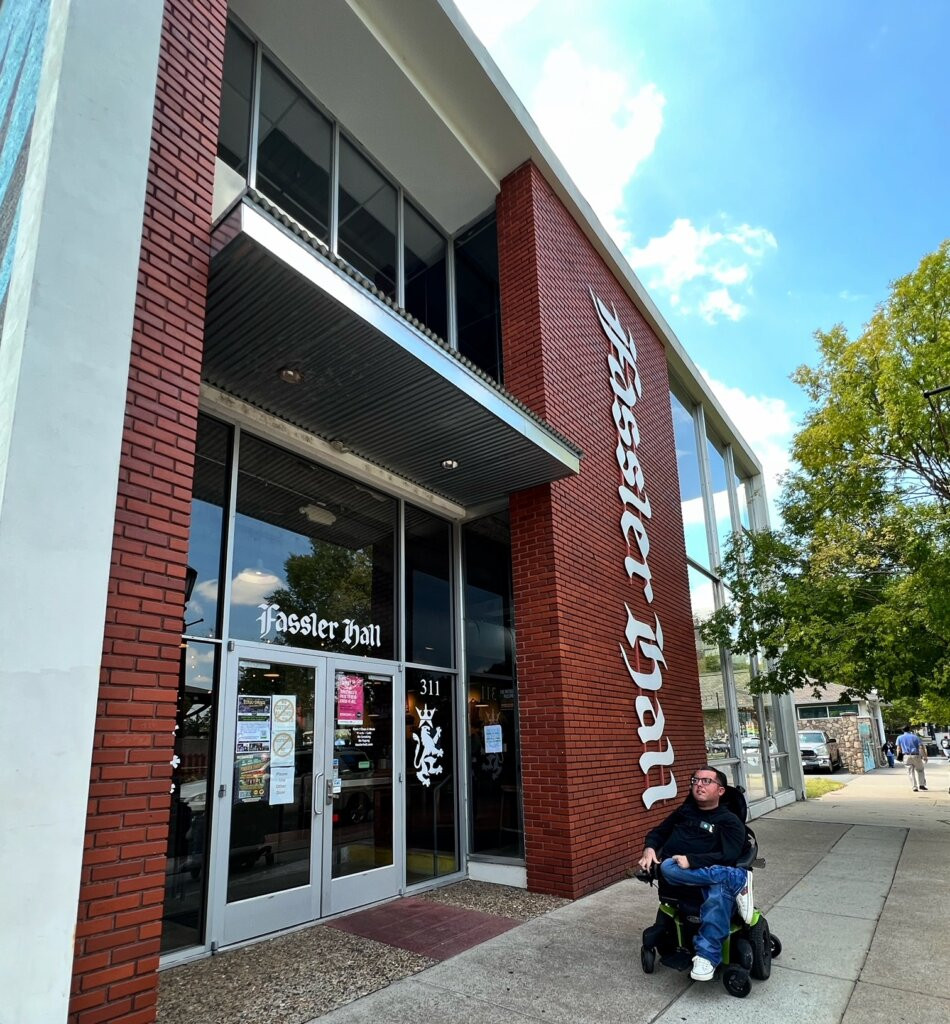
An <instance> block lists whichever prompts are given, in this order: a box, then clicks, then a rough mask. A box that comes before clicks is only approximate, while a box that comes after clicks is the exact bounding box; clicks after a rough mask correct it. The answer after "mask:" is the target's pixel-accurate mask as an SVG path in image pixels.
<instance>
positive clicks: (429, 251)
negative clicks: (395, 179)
mask: <svg viewBox="0 0 950 1024" xmlns="http://www.w3.org/2000/svg"><path fill="white" fill-rule="evenodd" d="M403 229H404V231H405V247H404V249H403V253H404V257H403V258H404V260H405V267H406V302H405V308H406V311H407V312H408V313H411V314H412V315H413V316H414V317H415V318H416V319H417V320H421V321H422V322H423V323H424V324H425V325H426V327H428V328H429V330H431V331H435V333H436V334H438V335H439V337H440V338H444V337H445V336H446V325H447V307H446V283H445V252H446V242H445V238H444V237H443V236H442V235H441V234H440V233H439V232H438V231H436V229H435V228H434V227H433V226H432V225H431V224H430V223H429V221H427V220H426V218H425V217H423V216H422V214H421V213H419V211H418V210H417V209H416V208H415V207H414V206H413V205H412V203H410V202H409V201H408V200H406V201H405V203H404V204H403Z"/></svg>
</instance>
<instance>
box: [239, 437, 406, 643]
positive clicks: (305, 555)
mask: <svg viewBox="0 0 950 1024" xmlns="http://www.w3.org/2000/svg"><path fill="white" fill-rule="evenodd" d="M395 535H396V502H395V501H394V500H392V499H391V498H388V497H386V496H385V495H382V494H379V493H377V492H376V491H373V490H371V489H370V488H368V487H361V486H359V485H358V484H356V483H354V482H353V481H351V480H347V479H346V478H345V477H341V476H338V475H337V474H336V473H332V472H330V471H329V470H325V469H322V468H320V467H319V466H315V465H314V464H313V463H311V462H306V461H305V460H304V459H301V458H299V457H297V456H296V455H293V454H292V453H290V452H285V451H282V450H281V449H279V448H276V447H274V446H273V445H270V444H267V443H265V442H263V441H259V440H257V439H256V438H252V437H249V436H247V435H245V436H243V437H242V439H241V452H240V458H239V467H238V490H237V515H236V517H235V525H234V555H233V574H232V580H231V622H230V634H231V637H233V638H235V639H240V640H259V641H263V642H265V643H276V644H283V645H286V646H290V647H308V648H311V649H313V650H321V651H341V652H344V653H346V654H360V655H365V656H369V657H374V658H387V659H392V658H393V657H395V644H394V635H395V628H394V620H395V601H394V561H395Z"/></svg>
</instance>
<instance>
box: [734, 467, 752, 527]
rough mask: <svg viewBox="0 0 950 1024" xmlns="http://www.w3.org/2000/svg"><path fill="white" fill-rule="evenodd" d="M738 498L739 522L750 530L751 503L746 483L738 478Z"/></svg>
mask: <svg viewBox="0 0 950 1024" xmlns="http://www.w3.org/2000/svg"><path fill="white" fill-rule="evenodd" d="M736 497H737V498H738V499H739V521H740V522H741V523H742V525H743V526H744V527H745V528H746V529H747V530H748V529H751V527H750V526H749V501H748V498H747V497H746V492H745V482H744V481H743V480H740V479H739V477H736Z"/></svg>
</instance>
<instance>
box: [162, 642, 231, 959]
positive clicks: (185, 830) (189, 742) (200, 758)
mask: <svg viewBox="0 0 950 1024" xmlns="http://www.w3.org/2000/svg"><path fill="white" fill-rule="evenodd" d="M218 649H219V648H218V646H217V645H216V644H203V643H198V642H196V641H194V640H190V641H188V644H187V646H185V647H183V648H182V652H181V653H182V658H181V675H180V678H179V683H178V715H177V719H176V724H177V726H178V729H177V731H176V733H175V754H176V755H177V757H178V761H179V763H178V767H177V768H175V770H174V771H173V773H172V785H173V786H174V789H173V790H172V797H171V813H170V816H169V823H168V859H167V861H166V862H165V903H164V911H163V916H162V942H161V946H162V952H163V953H167V952H169V950H173V949H181V948H183V947H185V946H194V945H197V944H198V943H200V942H202V941H203V934H202V933H203V930H204V906H205V901H204V888H205V881H206V867H207V853H208V836H209V829H208V813H209V810H210V807H211V798H210V794H209V792H208V787H209V786H210V785H211V783H212V781H213V774H214V773H213V771H212V767H213V766H212V754H213V751H214V700H215V694H216V692H217V691H216V689H215V686H214V680H215V675H216V666H215V659H216V656H217V652H218Z"/></svg>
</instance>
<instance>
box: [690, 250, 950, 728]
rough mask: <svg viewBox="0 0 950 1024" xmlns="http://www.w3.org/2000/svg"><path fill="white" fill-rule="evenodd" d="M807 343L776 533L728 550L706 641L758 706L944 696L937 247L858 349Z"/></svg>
mask: <svg viewBox="0 0 950 1024" xmlns="http://www.w3.org/2000/svg"><path fill="white" fill-rule="evenodd" d="M815 337H816V340H817V343H818V351H819V361H818V364H817V365H816V366H815V367H808V366H803V367H800V368H799V369H798V370H797V371H796V373H795V374H794V375H793V379H794V380H795V381H796V383H798V384H799V385H800V386H801V387H802V388H803V389H804V390H805V392H806V394H807V395H808V397H809V398H810V400H811V402H812V406H811V408H810V410H809V411H808V413H807V415H806V417H805V420H804V423H803V426H802V428H801V430H799V432H798V433H797V434H796V436H795V439H794V442H793V456H794V461H795V468H794V469H793V470H792V471H791V472H790V473H789V474H788V475H787V476H786V478H785V480H784V484H783V490H782V495H781V498H780V501H779V507H780V510H781V513H782V518H783V521H784V526H783V528H782V529H780V530H775V531H772V532H767V533H763V534H759V535H752V534H749V533H745V534H743V535H741V536H737V537H733V538H732V541H731V543H730V544H729V545H728V546H727V551H726V555H725V557H724V559H723V566H722V572H723V577H724V579H725V582H726V583H727V584H728V585H729V587H730V588H731V590H732V594H733V601H732V603H731V604H729V605H728V606H726V607H725V608H723V609H721V610H720V611H719V612H717V613H716V614H715V615H714V616H713V617H712V618H711V619H710V620H709V621H707V623H705V624H704V626H703V629H702V633H703V638H704V639H705V640H707V641H708V642H718V643H724V644H726V645H727V646H729V647H731V648H732V649H733V650H734V651H736V652H739V653H742V654H746V655H749V656H756V655H759V656H764V660H763V659H761V658H760V668H761V669H762V673H761V675H760V676H759V678H758V679H757V680H756V681H755V682H754V684H753V689H755V690H758V691H767V690H771V691H773V692H783V691H785V690H788V689H791V688H793V687H797V686H803V685H807V684H813V685H815V686H817V687H819V688H820V687H822V686H823V685H825V684H826V683H830V682H835V683H838V684H841V685H844V686H846V687H847V688H848V689H849V690H850V691H852V692H853V693H867V692H868V691H869V690H871V689H877V690H878V691H879V693H880V694H881V695H882V696H883V697H884V698H885V699H898V698H906V699H909V700H911V701H918V700H919V699H920V698H921V697H922V695H923V696H926V695H934V696H950V658H948V651H950V644H948V641H950V443H948V436H950V392H944V393H942V394H938V395H933V394H931V395H930V396H929V397H928V395H927V392H939V389H940V388H943V387H945V386H947V385H950V241H948V242H945V243H944V244H943V245H941V246H940V248H939V249H938V250H937V251H936V252H934V253H932V254H931V255H929V256H927V257H925V258H924V259H923V260H922V261H921V263H920V266H919V267H918V268H917V270H916V271H914V272H913V273H912V274H909V275H908V276H907V277H904V278H901V279H900V280H899V281H897V282H896V283H895V284H894V285H893V286H892V289H891V293H890V296H889V298H888V299H887V301H886V302H884V303H883V304H882V305H881V306H880V307H879V308H878V309H877V310H876V312H875V313H874V316H873V317H872V318H871V321H870V322H869V323H868V325H867V326H866V328H865V329H864V331H863V332H862V333H861V334H860V335H859V336H858V337H857V338H854V339H851V338H849V337H848V334H847V332H846V331H845V329H844V328H843V327H841V326H840V325H839V326H837V327H834V328H833V329H832V330H830V331H827V332H821V331H819V332H818V333H817V334H816V336H815ZM930 720H932V719H930Z"/></svg>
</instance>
